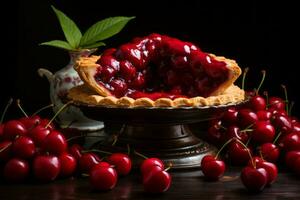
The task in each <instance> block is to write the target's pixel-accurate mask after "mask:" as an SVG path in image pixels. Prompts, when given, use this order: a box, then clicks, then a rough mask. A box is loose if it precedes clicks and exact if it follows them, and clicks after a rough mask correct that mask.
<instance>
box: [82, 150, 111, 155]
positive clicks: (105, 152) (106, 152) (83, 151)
mask: <svg viewBox="0 0 300 200" xmlns="http://www.w3.org/2000/svg"><path fill="white" fill-rule="evenodd" d="M81 152H82V153H89V152H95V153H104V154H109V155H111V154H112V153H111V152H108V151H102V150H99V149H89V150H82V151H81Z"/></svg>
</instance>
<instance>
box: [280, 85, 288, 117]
mask: <svg viewBox="0 0 300 200" xmlns="http://www.w3.org/2000/svg"><path fill="white" fill-rule="evenodd" d="M281 87H282V88H283V91H284V97H285V110H286V112H287V113H288V112H289V99H288V93H287V89H286V86H285V85H281Z"/></svg>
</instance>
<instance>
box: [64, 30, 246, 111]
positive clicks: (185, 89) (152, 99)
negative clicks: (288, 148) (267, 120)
mask: <svg viewBox="0 0 300 200" xmlns="http://www.w3.org/2000/svg"><path fill="white" fill-rule="evenodd" d="M75 69H76V71H77V72H78V74H79V76H80V77H81V79H82V80H83V81H84V83H85V84H84V85H83V86H79V87H75V88H74V89H72V90H71V91H70V92H69V97H70V98H71V99H73V100H80V101H82V102H85V103H93V104H98V105H106V106H107V105H110V106H126V107H132V106H144V107H149V106H151V107H152V106H155V107H156V106H157V107H169V106H171V107H179V106H204V105H219V104H226V103H231V102H238V101H242V100H243V99H244V91H243V90H241V89H239V88H238V87H237V86H234V85H233V83H234V81H235V80H236V79H237V78H238V77H239V76H240V74H241V69H240V68H239V67H238V65H237V63H236V62H235V61H233V60H229V59H226V58H224V57H217V56H215V55H213V54H208V53H205V52H203V51H201V50H200V48H199V47H197V46H195V45H194V44H192V43H189V42H183V41H180V40H178V39H175V38H171V37H169V36H165V35H159V34H151V35H149V36H147V37H143V38H135V39H133V40H132V41H131V42H130V43H127V44H123V45H121V46H120V47H119V48H118V49H114V48H111V49H107V50H105V51H104V52H103V54H102V55H101V56H91V57H82V58H80V59H79V60H78V62H77V63H76V65H75Z"/></svg>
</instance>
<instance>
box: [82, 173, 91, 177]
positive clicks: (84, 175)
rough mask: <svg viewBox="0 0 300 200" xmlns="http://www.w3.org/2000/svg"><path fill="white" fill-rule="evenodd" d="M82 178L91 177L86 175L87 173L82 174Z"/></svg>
mask: <svg viewBox="0 0 300 200" xmlns="http://www.w3.org/2000/svg"><path fill="white" fill-rule="evenodd" d="M81 176H83V177H89V176H90V175H89V174H86V173H82V174H81Z"/></svg>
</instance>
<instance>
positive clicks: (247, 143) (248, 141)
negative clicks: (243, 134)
mask: <svg viewBox="0 0 300 200" xmlns="http://www.w3.org/2000/svg"><path fill="white" fill-rule="evenodd" d="M251 138H252V137H251V136H250V137H249V139H248V140H247V142H246V146H247V147H248V145H249V143H250V141H251Z"/></svg>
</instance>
